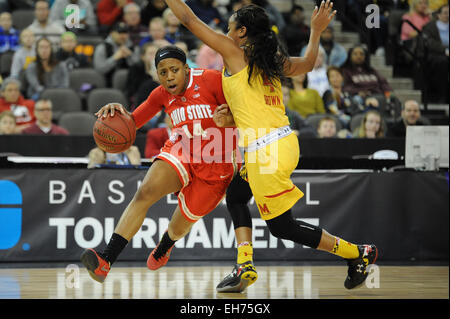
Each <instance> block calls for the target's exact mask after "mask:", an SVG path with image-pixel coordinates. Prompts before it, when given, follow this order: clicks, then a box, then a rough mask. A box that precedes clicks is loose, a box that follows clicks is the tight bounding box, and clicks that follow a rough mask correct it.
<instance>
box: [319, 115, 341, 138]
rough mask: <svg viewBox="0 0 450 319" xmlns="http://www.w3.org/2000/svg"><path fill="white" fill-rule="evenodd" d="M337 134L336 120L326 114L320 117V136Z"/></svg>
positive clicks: (329, 136) (326, 136)
mask: <svg viewBox="0 0 450 319" xmlns="http://www.w3.org/2000/svg"><path fill="white" fill-rule="evenodd" d="M336 134H337V129H336V122H335V121H334V119H333V118H332V117H330V116H325V117H323V118H322V119H320V121H319V124H317V136H318V137H319V138H331V137H336Z"/></svg>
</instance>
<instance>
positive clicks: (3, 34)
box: [0, 12, 20, 54]
mask: <svg viewBox="0 0 450 319" xmlns="http://www.w3.org/2000/svg"><path fill="white" fill-rule="evenodd" d="M19 47H20V43H19V31H17V30H16V29H14V28H13V27H12V18H11V13H9V12H2V13H1V14H0V54H1V53H4V52H7V51H17V50H18V49H19Z"/></svg>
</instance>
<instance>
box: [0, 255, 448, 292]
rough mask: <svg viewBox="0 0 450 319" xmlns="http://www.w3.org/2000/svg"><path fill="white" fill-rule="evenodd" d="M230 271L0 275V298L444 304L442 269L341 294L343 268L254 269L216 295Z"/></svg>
mask: <svg viewBox="0 0 450 319" xmlns="http://www.w3.org/2000/svg"><path fill="white" fill-rule="evenodd" d="M229 271H230V267H229V266H228V267H223V266H221V267H217V266H214V267H205V266H192V267H191V266H189V267H164V268H161V269H159V270H158V271H156V272H153V271H149V270H147V268H143V267H115V268H113V269H112V270H111V272H110V274H109V275H108V278H107V280H106V281H105V282H104V283H103V284H100V283H97V282H95V281H93V280H92V279H91V278H90V277H89V275H88V274H87V272H86V271H85V269H84V268H81V266H80V265H76V264H70V265H68V266H67V267H65V268H6V269H0V298H1V299H9V298H18V299H48V298H51V299H78V298H81V299H114V298H121V299H322V298H323V299H328V298H332V299H355V298H357V299H365V298H370V299H374V298H376V299H379V298H382V299H416V298H417V299H431V298H432V299H441V298H445V299H448V298H449V268H448V266H377V267H376V268H375V269H371V272H370V275H369V279H370V280H369V279H368V280H367V284H365V285H363V286H362V287H360V288H357V289H355V290H351V291H349V290H346V289H345V288H344V286H343V282H344V279H345V276H346V272H347V268H346V267H345V266H259V267H257V271H258V275H259V278H258V280H257V281H256V283H255V284H253V285H252V286H250V287H249V288H248V289H247V291H245V292H244V293H217V292H216V291H215V286H216V285H217V283H218V282H219V281H220V279H221V278H223V276H224V275H226V274H227V273H228V272H229Z"/></svg>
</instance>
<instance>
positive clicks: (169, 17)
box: [162, 8, 183, 43]
mask: <svg viewBox="0 0 450 319" xmlns="http://www.w3.org/2000/svg"><path fill="white" fill-rule="evenodd" d="M162 18H163V19H164V25H165V26H166V38H167V39H168V41H169V42H170V43H175V42H177V41H182V37H183V35H182V33H181V31H180V20H178V18H177V17H176V16H175V15H174V14H173V12H172V10H170V8H167V9H166V10H164V12H163V16H162Z"/></svg>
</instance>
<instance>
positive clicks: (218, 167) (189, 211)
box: [156, 143, 240, 222]
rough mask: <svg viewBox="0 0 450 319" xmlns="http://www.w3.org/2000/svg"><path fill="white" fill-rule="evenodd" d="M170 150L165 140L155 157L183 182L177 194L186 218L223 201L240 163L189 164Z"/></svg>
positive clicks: (196, 217) (193, 217)
mask: <svg viewBox="0 0 450 319" xmlns="http://www.w3.org/2000/svg"><path fill="white" fill-rule="evenodd" d="M170 150H171V143H166V145H165V146H164V147H163V148H162V149H161V153H159V154H158V155H157V156H156V158H157V159H160V160H163V161H165V162H167V163H169V164H170V165H171V166H172V167H173V168H174V169H175V171H176V172H177V174H178V177H179V178H180V181H181V184H183V187H182V188H181V190H180V191H179V193H178V194H177V195H178V204H179V206H180V210H181V212H182V214H183V215H184V217H185V218H186V219H187V220H188V221H191V222H196V221H198V220H199V219H200V218H202V217H203V216H205V215H207V214H208V213H209V212H211V211H212V210H213V209H214V208H216V206H217V205H219V203H220V202H221V201H222V200H223V198H224V197H225V193H226V190H227V188H228V185H229V184H230V182H231V180H232V179H233V176H234V174H235V173H237V172H239V168H240V163H236V161H235V159H234V158H233V160H232V161H231V160H230V161H231V163H227V162H225V163H215V162H213V163H193V162H192V161H189V160H186V159H185V158H184V159H183V157H182V156H181V155H177V154H173V153H171V152H170ZM230 156H231V155H230ZM230 161H229V162H230Z"/></svg>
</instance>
